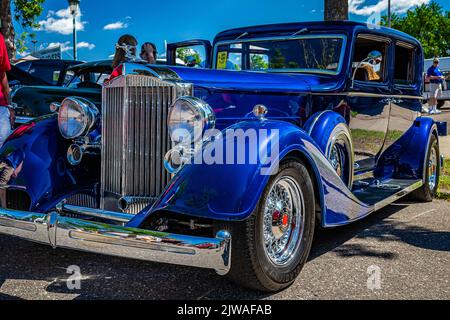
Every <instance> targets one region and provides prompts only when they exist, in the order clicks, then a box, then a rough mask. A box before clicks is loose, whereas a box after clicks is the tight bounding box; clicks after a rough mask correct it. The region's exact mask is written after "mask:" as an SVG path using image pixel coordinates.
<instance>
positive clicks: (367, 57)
mask: <svg viewBox="0 0 450 320" xmlns="http://www.w3.org/2000/svg"><path fill="white" fill-rule="evenodd" d="M388 48H389V42H388V40H380V39H378V37H372V36H370V35H364V36H358V38H357V39H356V43H355V53H354V55H353V60H352V75H354V76H355V80H356V81H364V82H378V83H383V82H385V81H386V79H387V72H386V70H387V68H386V66H387V62H388V59H387V52H388Z"/></svg>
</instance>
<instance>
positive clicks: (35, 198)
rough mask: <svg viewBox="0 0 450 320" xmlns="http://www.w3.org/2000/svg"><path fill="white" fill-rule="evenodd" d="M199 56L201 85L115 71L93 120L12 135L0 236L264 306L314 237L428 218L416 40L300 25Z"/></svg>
mask: <svg viewBox="0 0 450 320" xmlns="http://www.w3.org/2000/svg"><path fill="white" fill-rule="evenodd" d="M181 45H183V44H177V45H172V46H170V50H172V51H171V52H169V56H168V57H169V63H170V61H171V60H170V59H171V58H170V56H176V54H177V52H182V50H178V51H177V48H178V47H179V46H181ZM190 45H200V46H203V45H207V43H206V42H197V43H195V41H191V42H190V43H189V44H188V46H190ZM211 47H212V51H209V50H208V49H207V48H206V47H204V48H203V49H201V48H200V49H201V50H202V52H203V53H204V56H203V59H202V55H201V54H199V55H198V56H196V58H195V62H196V64H199V63H201V62H203V61H199V60H204V61H205V63H204V64H203V65H202V66H204V67H206V69H202V68H201V67H200V66H197V68H195V67H192V68H190V67H180V66H157V65H142V64H138V63H134V62H128V63H125V64H124V65H123V74H122V75H121V76H119V77H117V78H115V79H114V80H112V81H111V82H109V83H107V84H105V86H104V88H103V93H102V106H101V109H100V108H99V107H98V105H97V104H96V103H95V102H92V101H90V100H89V99H88V98H80V97H76V96H72V97H67V98H66V99H65V100H64V101H63V102H62V104H61V107H60V108H59V111H58V114H51V115H48V116H45V117H42V118H39V119H36V120H35V121H33V122H31V123H29V124H26V125H24V126H21V127H19V128H18V129H17V130H16V131H15V132H14V133H13V134H12V135H11V136H10V137H9V138H8V140H7V142H6V143H5V144H4V145H3V147H2V148H1V149H0V159H1V161H2V162H1V163H2V168H3V173H2V174H1V175H0V177H1V180H2V181H0V182H1V184H2V188H1V192H2V193H1V194H0V195H1V196H0V200H1V203H2V207H3V208H2V209H0V233H4V234H9V235H13V236H18V237H21V238H24V239H28V240H32V241H36V242H40V243H44V244H48V245H51V246H53V247H63V248H72V249H77V250H83V251H89V252H94V253H100V254H109V255H115V256H121V257H128V258H135V259H142V260H149V261H159V262H165V263H173V264H180V265H187V266H193V267H201V268H209V269H214V270H216V272H217V273H218V274H220V275H226V276H227V277H229V278H230V279H232V280H233V281H236V282H237V283H239V284H242V285H244V286H246V287H249V288H252V289H257V290H262V291H278V290H281V289H283V288H285V287H287V286H289V285H290V284H291V283H293V281H294V280H295V279H296V277H297V276H298V275H299V273H300V271H301V269H302V267H303V265H304V264H305V262H306V260H307V258H308V255H309V251H310V248H311V243H312V239H313V237H314V232H315V230H316V227H318V226H320V227H322V228H333V227H338V226H343V225H347V224H349V223H352V222H354V221H357V220H360V219H362V218H364V217H366V216H367V215H369V214H371V213H373V212H374V211H377V210H379V209H380V208H383V207H384V206H386V205H388V204H390V203H392V202H394V201H396V200H398V199H399V198H401V197H403V196H406V195H408V194H410V195H411V197H413V198H415V199H417V200H419V201H432V199H433V197H434V195H435V194H436V190H437V188H438V184H439V175H440V170H441V167H442V157H441V156H440V153H439V133H440V129H439V128H440V126H439V124H437V123H435V122H434V121H433V119H431V118H427V117H421V116H420V111H421V107H422V105H421V101H422V93H423V50H422V47H421V45H420V43H419V42H418V41H417V40H416V39H414V38H412V37H411V36H408V35H407V34H404V33H401V32H398V31H395V30H392V29H386V28H371V27H370V26H367V25H366V24H360V23H354V22H311V23H291V24H277V25H265V26H255V27H247V28H239V29H233V30H228V31H224V32H221V33H219V34H218V35H217V36H216V38H215V39H214V42H213V44H212V46H211ZM188 49H189V48H188ZM186 52H190V53H193V52H194V51H191V50H184V53H186ZM209 52H212V55H209ZM197 58H198V59H197ZM172 61H173V59H172ZM183 61H184V60H183ZM228 62H231V63H232V64H233V68H230V70H221V69H227V65H229V63H228ZM208 67H209V69H208ZM237 69H240V71H237ZM231 70H233V71H231ZM255 137H256V138H255ZM239 151H240V152H239ZM253 155H256V157H255V158H253ZM202 156H204V158H203V159H202ZM197 160H200V161H197Z"/></svg>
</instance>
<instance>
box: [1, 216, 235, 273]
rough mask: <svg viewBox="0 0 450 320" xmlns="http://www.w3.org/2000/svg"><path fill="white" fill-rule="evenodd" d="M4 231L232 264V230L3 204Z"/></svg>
mask: <svg viewBox="0 0 450 320" xmlns="http://www.w3.org/2000/svg"><path fill="white" fill-rule="evenodd" d="M80 209H81V208H80ZM81 211H83V210H81ZM0 233H2V234H7V235H11V236H16V237H19V238H22V239H26V240H30V241H33V242H38V243H43V244H47V245H50V246H52V247H53V248H57V247H61V248H68V249H75V250H81V251H86V252H93V253H100V254H105V255H112V256H118V257H125V258H132V259H139V260H146V261H155V262H163V263H170V264H178V265H186V266H193V267H200V268H208V269H214V270H215V271H216V272H217V273H218V274H220V275H225V274H226V273H228V271H229V269H230V257H231V236H230V234H229V233H228V232H226V231H219V232H217V234H216V237H215V238H203V237H194V236H186V235H177V234H171V233H165V232H157V231H150V230H144V229H137V228H129V227H122V226H117V225H111V224H106V223H100V222H91V221H87V220H81V219H75V218H69V217H64V216H61V215H60V214H59V213H58V212H57V211H52V212H49V213H48V214H42V213H35V212H28V211H16V210H10V209H3V208H0Z"/></svg>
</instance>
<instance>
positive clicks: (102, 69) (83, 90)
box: [11, 60, 112, 125]
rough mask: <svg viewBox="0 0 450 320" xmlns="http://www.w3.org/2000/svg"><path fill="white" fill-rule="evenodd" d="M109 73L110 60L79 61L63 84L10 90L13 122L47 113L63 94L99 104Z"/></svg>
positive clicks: (21, 121) (68, 73) (62, 97)
mask: <svg viewBox="0 0 450 320" xmlns="http://www.w3.org/2000/svg"><path fill="white" fill-rule="evenodd" d="M111 72H112V67H111V61H110V60H102V61H95V62H88V63H82V64H79V65H76V66H72V67H70V68H69V69H68V70H67V73H66V77H67V78H68V79H67V81H66V83H65V84H64V85H63V86H60V87H58V86H51V85H46V86H23V87H16V88H15V89H13V92H12V93H11V96H12V102H13V106H14V107H15V112H16V125H20V124H23V123H26V122H28V121H30V120H32V119H34V118H36V117H39V116H42V115H46V114H48V113H50V112H51V111H50V109H49V106H50V104H51V103H52V102H61V101H62V100H64V98H66V97H67V96H77V97H84V98H88V99H89V100H90V101H92V102H93V103H95V104H96V105H97V106H100V104H101V92H102V84H103V82H104V81H105V79H108V78H109V75H110V74H111Z"/></svg>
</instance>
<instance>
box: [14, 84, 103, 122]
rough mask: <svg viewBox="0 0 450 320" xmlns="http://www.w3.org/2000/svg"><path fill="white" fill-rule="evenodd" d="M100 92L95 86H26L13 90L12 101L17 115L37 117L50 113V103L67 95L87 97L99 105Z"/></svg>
mask: <svg viewBox="0 0 450 320" xmlns="http://www.w3.org/2000/svg"><path fill="white" fill-rule="evenodd" d="M101 92H102V91H101V89H97V88H77V89H74V88H66V87H50V86H27V87H21V88H19V89H17V91H15V93H14V95H13V102H14V103H15V104H16V105H17V109H16V115H17V116H23V117H39V116H43V115H46V114H49V113H50V110H49V105H50V103H52V102H62V101H63V100H64V99H65V98H66V97H69V96H78V97H83V98H87V99H89V100H90V101H92V102H93V103H94V104H95V105H97V106H101Z"/></svg>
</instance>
